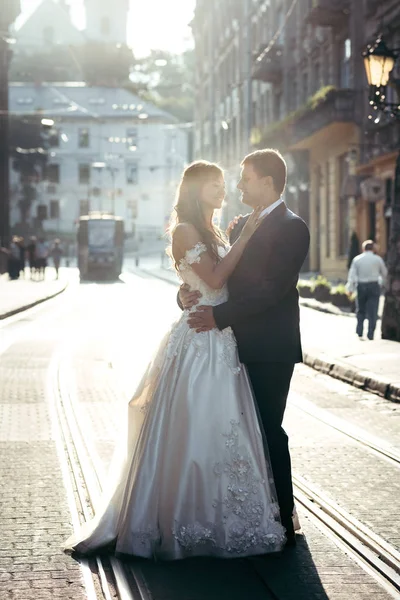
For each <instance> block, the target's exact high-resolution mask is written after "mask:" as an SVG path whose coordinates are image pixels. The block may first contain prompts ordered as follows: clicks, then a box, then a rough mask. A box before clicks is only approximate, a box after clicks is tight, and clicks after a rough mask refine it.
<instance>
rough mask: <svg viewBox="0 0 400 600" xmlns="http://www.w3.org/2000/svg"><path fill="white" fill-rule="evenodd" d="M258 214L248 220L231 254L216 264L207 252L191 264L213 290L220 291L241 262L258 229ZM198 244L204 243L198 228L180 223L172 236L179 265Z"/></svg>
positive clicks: (204, 251) (175, 256)
mask: <svg viewBox="0 0 400 600" xmlns="http://www.w3.org/2000/svg"><path fill="white" fill-rule="evenodd" d="M257 218H258V217H257V213H255V214H254V217H253V216H252V217H250V219H252V220H250V219H249V220H248V223H249V225H248V226H246V227H244V228H243V230H242V232H241V234H240V236H239V238H238V239H237V240H236V242H235V243H234V244H233V246H232V247H231V249H230V250H229V252H228V253H227V254H226V256H224V258H222V259H221V260H220V261H219V262H218V263H216V262H215V261H214V260H213V258H212V257H211V256H210V254H209V253H208V252H207V251H206V250H205V247H204V250H203V252H202V253H201V254H200V255H199V257H198V260H196V262H193V263H192V264H191V267H192V269H193V271H194V272H195V273H196V274H197V275H198V276H199V277H200V278H201V279H202V280H203V281H204V282H205V283H206V284H207V285H208V286H209V287H211V288H213V289H220V288H222V286H223V285H224V284H225V283H226V281H227V280H228V278H229V276H230V275H231V273H232V271H233V270H234V268H235V267H236V265H237V263H238V262H239V259H240V257H241V256H242V254H243V250H244V249H245V247H246V244H247V242H248V240H249V239H250V237H251V235H252V233H253V232H254V231H255V229H256V222H257ZM198 244H202V245H203V246H204V243H203V241H202V239H201V237H200V235H199V233H198V232H197V230H196V228H195V227H194V226H193V225H191V224H190V223H180V224H179V225H178V226H177V227H176V229H175V231H174V234H173V236H172V254H173V256H174V259H175V261H176V262H177V263H179V261H180V260H182V259H183V258H184V257H185V255H186V253H187V252H188V251H189V250H192V249H193V248H195V247H196V246H197V245H198Z"/></svg>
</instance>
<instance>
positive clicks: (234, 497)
mask: <svg viewBox="0 0 400 600" xmlns="http://www.w3.org/2000/svg"><path fill="white" fill-rule="evenodd" d="M239 427H240V424H239V423H238V422H237V421H233V420H232V421H231V431H230V432H229V433H227V434H222V435H223V437H224V438H225V447H226V452H227V455H228V457H227V459H226V460H225V461H224V462H223V463H216V464H215V466H214V474H215V475H216V476H217V477H222V476H224V475H225V476H227V477H228V479H229V484H228V486H227V491H226V496H225V497H224V498H223V499H222V500H215V501H214V503H213V507H214V508H219V507H220V506H221V504H222V505H223V507H224V514H223V517H222V518H223V524H224V526H225V527H226V528H227V531H226V534H225V540H226V542H225V544H224V546H223V547H222V546H221V545H219V544H218V541H217V540H218V537H219V536H218V534H217V528H216V526H215V525H211V524H208V523H207V524H205V525H202V524H201V523H198V522H197V521H196V522H195V523H192V524H186V525H177V526H176V527H175V529H174V532H173V533H174V537H175V539H176V540H177V541H178V543H179V544H180V545H181V546H182V547H183V548H184V549H185V550H186V551H188V552H190V551H192V550H193V549H195V548H196V547H197V546H199V545H204V544H206V543H210V544H212V546H213V547H217V548H219V549H221V550H225V551H227V552H229V553H230V554H232V555H243V554H245V553H247V552H248V551H249V550H250V551H251V550H252V549H260V552H261V551H263V550H268V551H274V550H279V549H280V548H281V547H282V545H283V543H284V540H285V536H284V530H283V527H282V525H281V524H280V522H279V520H278V519H279V507H278V505H277V503H271V504H270V505H269V506H268V508H267V509H266V507H265V506H264V504H263V503H262V502H261V501H260V500H259V498H260V493H259V492H260V486H263V485H265V481H264V480H262V479H259V478H257V477H256V475H255V472H254V467H253V465H252V463H251V460H250V458H249V455H248V452H247V451H246V449H244V448H242V447H240V444H239ZM266 510H268V514H266ZM232 519H233V520H232ZM228 521H230V523H229V524H228ZM265 524H267V526H266V525H265Z"/></svg>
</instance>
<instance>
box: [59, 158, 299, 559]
mask: <svg viewBox="0 0 400 600" xmlns="http://www.w3.org/2000/svg"><path fill="white" fill-rule="evenodd" d="M285 185H286V164H285V162H284V160H283V158H282V156H281V155H280V154H279V153H278V152H277V151H275V150H259V151H257V152H254V153H252V154H250V155H248V156H247V157H246V158H245V159H244V160H243V162H242V173H241V179H240V182H239V184H238V188H239V190H241V192H242V195H243V198H242V201H243V203H244V204H246V205H248V206H249V207H250V208H252V209H253V212H252V213H251V214H249V215H247V216H245V217H242V218H239V219H235V221H234V223H233V224H231V228H230V234H229V240H227V239H226V238H225V236H224V235H223V234H222V233H221V232H220V231H219V230H218V229H217V228H216V226H215V225H214V224H213V214H214V211H215V210H216V209H219V208H220V207H221V205H222V202H223V200H224V197H225V184H224V175H223V171H222V170H221V169H220V168H219V167H218V166H217V165H215V164H212V163H208V162H204V161H199V162H196V163H193V164H192V165H190V166H189V167H188V168H187V169H186V170H185V172H184V173H183V177H182V180H181V183H180V186H179V189H178V194H177V204H176V206H175V211H176V223H175V226H174V228H173V230H172V247H171V251H172V256H173V259H174V261H175V267H176V270H177V272H178V274H179V276H180V278H181V279H182V282H183V285H182V286H181V289H180V291H179V297H178V303H179V304H180V306H181V308H182V309H183V310H182V315H181V318H180V319H179V320H178V321H177V322H176V323H175V324H174V325H173V326H172V327H171V329H170V330H169V331H168V332H167V334H166V335H165V337H164V339H163V340H162V342H161V344H160V346H159V348H158V350H157V352H156V354H155V356H154V358H153V360H152V362H151V363H150V365H149V366H148V368H147V370H146V372H145V374H144V376H143V378H142V380H141V383H140V384H139V387H138V389H137V390H136V393H135V395H134V396H133V398H132V400H131V401H130V402H129V405H128V414H127V418H126V425H127V431H126V434H125V435H124V436H123V442H122V444H121V447H120V449H119V452H118V459H117V460H116V461H115V465H114V466H113V469H112V472H111V473H110V481H109V483H108V485H107V486H106V488H105V491H104V495H103V498H102V502H101V505H100V506H99V507H98V508H97V510H96V514H95V517H94V519H93V520H92V521H90V522H89V523H87V524H85V525H84V526H83V528H82V530H81V531H80V532H79V533H78V534H77V535H76V536H73V537H72V538H70V539H69V540H68V541H67V542H66V548H67V549H70V550H71V549H72V550H75V551H77V552H78V553H80V554H90V553H94V552H96V551H98V550H99V549H110V550H112V551H115V552H117V553H119V554H128V555H135V556H141V557H146V558H151V557H158V558H161V559H167V560H171V559H180V558H185V557H193V556H215V557H221V558H229V557H232V558H237V557H244V556H251V555H257V554H266V553H270V552H278V551H280V550H282V548H283V547H284V546H285V545H294V544H295V534H294V528H293V521H292V515H293V490H292V481H291V466H290V454H289V448H288V438H287V435H286V433H285V431H284V430H283V428H282V420H283V415H284V411H285V407H286V400H287V395H288V391H289V386H290V381H291V377H292V374H293V370H294V365H295V363H297V362H300V361H301V360H302V351H301V343H300V331H299V306H298V293H297V289H296V284H297V280H298V275H299V271H300V268H301V266H302V264H303V262H304V260H305V258H306V255H307V252H308V247H309V232H308V229H307V226H306V225H305V223H304V222H303V221H302V220H301V219H300V217H298V216H297V215H295V214H294V213H293V212H291V211H290V210H289V209H288V208H287V207H286V205H285V203H284V202H283V200H282V194H283V192H284V189H285Z"/></svg>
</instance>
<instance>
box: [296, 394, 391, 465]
mask: <svg viewBox="0 0 400 600" xmlns="http://www.w3.org/2000/svg"><path fill="white" fill-rule="evenodd" d="M289 405H290V406H292V407H294V408H296V409H297V410H299V411H301V412H303V413H305V414H307V415H308V416H310V417H312V418H313V419H315V420H316V421H319V422H320V423H324V424H325V425H327V426H328V427H330V428H331V429H334V430H336V431H338V432H339V433H341V434H343V435H345V436H346V437H348V438H350V439H352V440H354V441H355V442H358V444H359V445H361V446H364V448H367V449H368V450H369V451H371V452H372V453H373V454H375V455H376V456H379V458H381V459H384V460H386V461H387V462H389V463H390V464H391V465H392V466H395V467H396V468H400V453H399V452H396V449H395V448H392V447H391V446H389V445H388V444H386V443H385V442H384V441H383V440H380V439H379V438H376V437H375V436H372V435H370V434H369V433H367V432H366V431H364V430H363V429H361V428H359V427H356V426H355V425H352V424H351V423H349V422H347V421H345V420H344V419H342V418H340V417H337V416H336V415H334V414H332V413H330V412H329V411H328V410H325V409H322V408H320V407H319V406H316V405H315V404H314V403H313V402H311V401H310V400H307V399H306V398H303V397H302V396H299V395H297V394H292V395H291V396H290V404H289Z"/></svg>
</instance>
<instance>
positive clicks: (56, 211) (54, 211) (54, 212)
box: [50, 200, 60, 219]
mask: <svg viewBox="0 0 400 600" xmlns="http://www.w3.org/2000/svg"><path fill="white" fill-rule="evenodd" d="M59 218H60V202H59V201H58V200H50V219H59Z"/></svg>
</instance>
